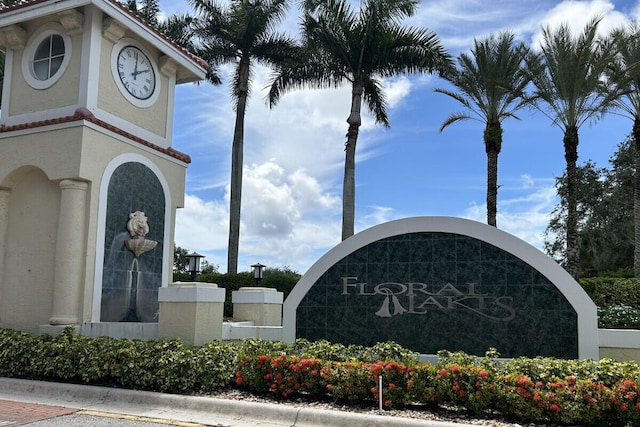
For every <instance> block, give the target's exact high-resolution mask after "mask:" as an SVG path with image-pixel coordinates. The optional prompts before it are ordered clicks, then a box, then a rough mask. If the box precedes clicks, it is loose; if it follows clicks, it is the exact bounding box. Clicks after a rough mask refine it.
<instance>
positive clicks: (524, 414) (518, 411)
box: [495, 373, 555, 420]
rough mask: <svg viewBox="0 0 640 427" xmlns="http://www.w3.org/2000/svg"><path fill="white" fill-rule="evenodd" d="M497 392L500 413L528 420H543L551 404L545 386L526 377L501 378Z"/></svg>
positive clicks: (518, 375) (514, 374)
mask: <svg viewBox="0 0 640 427" xmlns="http://www.w3.org/2000/svg"><path fill="white" fill-rule="evenodd" d="M495 390H496V395H497V399H496V403H497V405H496V406H497V409H498V410H499V411H500V412H502V413H503V414H507V415H515V416H516V417H519V418H523V419H526V420H538V419H541V418H542V416H543V414H544V413H545V407H546V406H547V405H548V404H549V402H548V396H547V393H546V391H545V390H544V384H543V383H542V382H537V383H534V382H533V381H532V380H531V378H529V377H528V376H526V375H520V374H517V373H512V374H507V375H504V376H501V377H500V378H498V380H497V381H496V387H495ZM554 409H555V407H554Z"/></svg>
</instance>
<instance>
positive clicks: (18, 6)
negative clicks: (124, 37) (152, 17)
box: [0, 0, 209, 70]
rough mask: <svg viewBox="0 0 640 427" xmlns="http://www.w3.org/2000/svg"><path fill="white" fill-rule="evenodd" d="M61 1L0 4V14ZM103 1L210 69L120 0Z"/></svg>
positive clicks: (25, 0) (48, 0)
mask: <svg viewBox="0 0 640 427" xmlns="http://www.w3.org/2000/svg"><path fill="white" fill-rule="evenodd" d="M59 1H60V0H22V1H19V2H17V3H16V4H14V5H11V6H0V15H1V14H3V13H7V12H10V11H13V10H17V9H22V8H25V7H29V6H33V5H37V4H40V3H46V2H59ZM103 1H105V2H108V3H111V4H113V5H115V6H116V7H118V8H120V9H121V10H122V11H123V12H125V13H127V14H128V15H129V16H131V17H132V18H133V19H135V20H136V21H138V22H139V23H140V24H142V25H144V26H145V27H147V28H148V29H150V30H151V31H153V32H154V33H155V34H156V35H158V36H159V37H160V38H162V39H163V40H164V41H165V42H166V43H168V44H170V45H172V46H173V47H174V48H175V49H177V50H179V51H180V52H181V53H182V54H183V55H185V56H187V57H188V58H190V59H191V60H192V61H194V62H196V63H197V64H198V65H199V66H200V67H202V68H204V69H205V70H207V69H209V64H208V63H207V61H205V60H204V59H202V58H200V57H199V56H196V55H194V54H193V53H191V52H189V50H188V49H185V48H184V47H182V46H180V45H179V44H177V43H176V42H175V41H173V40H172V39H170V38H169V37H168V36H167V35H166V34H164V33H162V32H161V31H158V30H157V29H156V28H155V27H153V25H151V24H149V23H148V22H147V21H146V20H144V19H142V18H141V17H140V16H139V15H138V14H136V13H135V12H133V11H132V10H131V9H129V8H128V7H127V6H125V5H124V4H122V3H120V2H119V1H118V0H103Z"/></svg>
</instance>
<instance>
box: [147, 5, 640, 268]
mask: <svg viewBox="0 0 640 427" xmlns="http://www.w3.org/2000/svg"><path fill="white" fill-rule="evenodd" d="M160 6H161V9H162V12H163V13H166V14H173V13H178V12H187V11H189V3H188V2H187V1H178V0H171V1H169V0H160ZM296 14H297V8H296V7H295V6H293V7H292V8H291V13H290V16H289V17H288V18H287V20H286V21H285V22H284V23H283V25H282V31H283V32H286V33H288V34H290V35H296V34H297V29H298V23H297V16H296ZM597 14H600V15H602V16H604V19H603V21H602V23H601V25H600V29H601V31H604V32H608V31H609V30H610V29H611V28H613V27H618V26H620V25H624V24H627V23H630V22H634V21H636V20H637V19H638V17H639V16H640V0H636V1H611V0H591V1H563V2H557V1H547V0H520V1H512V0H497V1H493V2H486V1H485V0H464V1H462V0H436V1H422V2H421V3H420V7H419V9H418V13H417V15H416V16H415V17H413V18H412V19H411V20H408V21H407V23H408V24H411V25H416V26H423V27H426V28H428V29H430V30H431V31H434V32H435V33H436V34H437V35H438V37H439V38H440V40H441V41H442V43H443V45H444V46H445V48H446V49H447V50H448V51H449V52H450V53H451V54H452V55H454V56H457V55H458V53H460V52H463V51H469V49H470V48H471V46H472V44H473V39H474V38H480V37H484V36H487V35H489V34H491V33H498V32H499V31H502V30H511V31H513V32H514V33H515V34H516V36H517V38H518V39H519V40H523V41H525V42H526V43H527V44H529V45H532V46H536V45H537V44H538V43H539V41H540V37H541V29H542V27H543V26H545V25H551V26H552V27H554V26H557V25H559V24H560V23H569V24H570V25H571V27H572V28H574V29H576V31H581V30H582V29H583V28H584V25H585V24H586V22H587V21H588V20H589V19H590V18H591V17H593V16H594V15H597ZM228 71H229V68H223V69H222V72H223V74H222V77H223V80H224V83H223V85H221V86H217V87H214V86H212V85H210V84H208V83H202V84H200V85H195V84H188V85H181V86H179V87H178V88H177V90H176V104H175V123H174V134H173V147H174V148H176V149H178V150H180V151H183V152H186V153H188V154H189V155H190V156H191V158H192V163H191V165H190V166H189V168H188V170H187V183H186V195H185V207H184V208H183V209H180V210H179V211H178V214H177V220H176V238H175V240H176V244H177V245H179V246H181V247H184V248H187V249H188V250H190V251H197V252H199V253H201V254H203V255H205V256H206V260H207V261H208V262H210V263H212V264H216V265H218V266H219V267H220V271H221V272H225V271H226V268H227V265H226V264H227V240H228V221H229V206H228V205H229V202H228V190H229V177H230V165H231V160H230V155H231V142H232V136H233V124H234V117H235V113H234V111H233V108H232V103H231V99H230V96H229V93H230V90H229V85H228V81H229V80H228V78H227V73H228ZM268 78H269V70H268V69H265V68H260V67H259V68H256V70H255V76H254V80H253V82H252V94H251V98H250V101H249V107H248V111H247V115H246V127H245V140H244V144H245V150H244V162H245V163H244V183H243V195H242V218H241V230H240V233H241V237H240V249H239V265H238V270H239V271H249V270H250V266H251V265H252V264H254V263H256V262H260V263H262V264H265V265H267V266H270V267H282V266H289V267H290V268H292V269H294V270H297V271H299V272H300V273H304V272H305V271H306V270H307V269H308V268H309V267H310V266H311V265H312V264H313V263H314V262H315V261H316V260H317V259H318V258H319V257H321V256H322V255H323V254H324V253H325V252H327V251H328V250H329V249H331V248H332V247H333V246H335V245H336V244H338V243H339V242H340V230H341V209H342V202H341V196H342V175H343V173H342V172H343V162H344V151H343V144H344V141H345V137H344V135H345V133H346V130H347V124H346V119H347V116H348V113H349V107H350V88H349V87H343V88H339V89H332V90H301V91H296V92H290V93H287V94H286V95H285V96H284V97H283V98H282V100H281V102H280V103H279V104H278V105H277V106H276V107H275V108H274V109H271V110H270V109H269V108H268V107H267V106H266V105H265V100H264V97H265V93H266V92H265V90H264V88H265V85H266V82H267V81H268ZM384 84H385V89H386V95H387V101H388V114H389V117H390V122H391V128H390V129H385V128H384V127H381V126H378V125H375V123H374V121H373V118H372V116H371V115H369V114H368V113H365V114H364V116H363V125H362V128H361V130H360V136H359V139H358V149H357V153H356V162H357V164H356V224H355V227H356V232H358V231H362V230H364V229H366V228H369V227H371V226H374V225H376V224H379V223H381V222H386V221H389V220H393V219H399V218H406V217H413V216H424V215H428V216H431V215H437V216H454V217H462V218H468V219H473V220H477V221H480V222H486V206H485V197H486V154H485V151H484V145H483V142H482V131H483V128H484V125H483V124H482V123H481V122H478V121H465V122H459V123H456V124H454V125H452V126H449V127H448V128H447V129H445V130H444V132H442V133H441V132H440V131H439V129H440V126H441V124H442V122H443V121H444V120H445V119H446V118H447V116H448V115H449V114H451V113H453V112H455V111H460V109H461V106H460V105H459V104H456V103H455V101H453V100H452V99H450V98H449V97H447V96H445V95H443V94H439V93H435V92H434V89H435V88H444V87H447V84H446V82H445V81H444V80H442V79H440V78H438V77H435V76H401V77H398V78H395V79H392V80H388V81H385V82H384ZM363 112H364V109H363ZM519 117H520V120H515V119H509V120H507V121H505V122H503V128H504V135H503V148H502V152H501V153H500V156H499V166H498V183H499V185H500V188H499V192H498V219H497V222H498V228H500V229H502V230H505V231H507V232H510V233H512V234H514V235H516V236H518V237H520V238H521V239H523V240H525V241H526V242H528V243H530V244H532V245H534V246H536V247H538V248H542V246H543V231H544V229H545V228H546V226H547V223H548V221H549V214H550V212H551V210H552V209H553V207H554V206H555V204H556V203H557V199H556V196H555V190H554V188H553V185H554V183H555V178H556V177H558V176H560V175H562V174H563V172H564V168H565V162H564V156H563V147H562V131H561V129H560V128H558V127H555V126H552V124H551V122H550V121H549V119H548V118H546V117H545V116H544V115H543V114H542V113H540V112H537V111H528V110H524V111H522V112H521V113H520V114H519ZM631 126H632V121H631V120H630V119H629V118H626V117H620V116H615V115H609V116H607V117H606V118H605V119H603V120H601V121H599V122H597V123H594V124H589V123H588V124H585V125H584V126H583V127H582V128H581V129H580V145H579V149H578V151H579V156H580V160H579V163H582V162H584V161H586V160H588V159H591V160H593V161H595V162H596V164H597V165H598V166H607V161H608V159H609V158H610V157H611V155H612V154H613V153H614V151H615V149H616V146H617V145H618V143H620V142H622V141H623V140H624V139H625V138H626V136H627V135H628V134H629V132H630V131H631Z"/></svg>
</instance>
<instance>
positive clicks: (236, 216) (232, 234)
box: [227, 58, 249, 274]
mask: <svg viewBox="0 0 640 427" xmlns="http://www.w3.org/2000/svg"><path fill="white" fill-rule="evenodd" d="M238 73H239V79H238V81H239V83H238V85H239V87H238V105H237V107H236V124H235V127H234V129H233V146H232V148H231V184H230V194H229V251H228V254H227V273H234V274H235V273H237V272H238V247H239V245H240V205H241V201H242V162H243V150H244V147H243V146H244V115H245V111H246V109H247V96H248V94H249V91H248V88H249V61H248V60H245V59H244V58H243V59H242V60H241V61H240V65H239V70H238Z"/></svg>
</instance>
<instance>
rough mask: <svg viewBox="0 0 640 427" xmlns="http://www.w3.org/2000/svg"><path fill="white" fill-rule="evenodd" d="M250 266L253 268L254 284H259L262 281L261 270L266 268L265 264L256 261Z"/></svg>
mask: <svg viewBox="0 0 640 427" xmlns="http://www.w3.org/2000/svg"><path fill="white" fill-rule="evenodd" d="M251 268H253V277H254V278H255V279H256V286H260V282H261V281H262V272H263V270H264V269H265V268H266V265H262V264H260V263H257V264H253V265H252V266H251Z"/></svg>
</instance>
